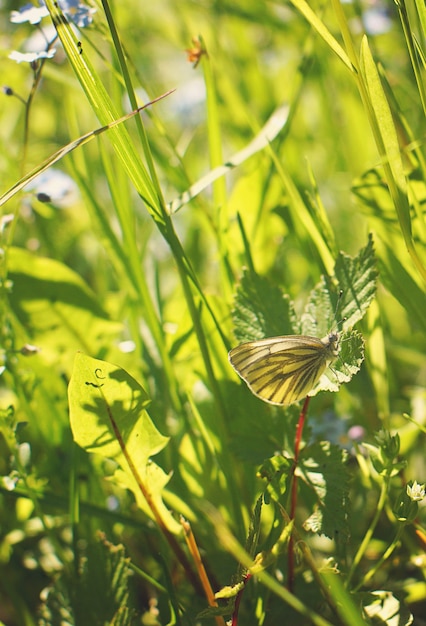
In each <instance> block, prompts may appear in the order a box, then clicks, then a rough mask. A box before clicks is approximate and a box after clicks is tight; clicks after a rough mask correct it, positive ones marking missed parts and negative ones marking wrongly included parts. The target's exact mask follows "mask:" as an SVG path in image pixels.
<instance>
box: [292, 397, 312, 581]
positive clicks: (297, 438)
mask: <svg viewBox="0 0 426 626" xmlns="http://www.w3.org/2000/svg"><path fill="white" fill-rule="evenodd" d="M310 399H311V398H310V396H306V399H305V402H304V403H303V407H302V410H301V412H300V415H299V421H298V422H297V427H296V436H295V439H294V463H293V468H292V475H291V502H290V519H291V520H294V518H295V516H296V506H297V477H296V467H297V463H298V460H299V452H300V444H301V442H302V434H303V427H304V425H305V419H306V414H307V411H308V406H309V401H310ZM287 588H288V590H289V591H293V588H294V538H293V535H291V537H290V540H289V542H288V555H287Z"/></svg>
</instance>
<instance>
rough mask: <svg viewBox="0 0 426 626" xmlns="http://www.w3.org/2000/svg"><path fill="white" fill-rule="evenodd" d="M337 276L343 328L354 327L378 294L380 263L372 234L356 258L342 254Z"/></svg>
mask: <svg viewBox="0 0 426 626" xmlns="http://www.w3.org/2000/svg"><path fill="white" fill-rule="evenodd" d="M334 274H335V277H336V280H337V281H338V285H339V289H341V290H342V292H343V293H342V298H341V302H340V303H339V317H340V316H341V318H342V320H343V323H342V328H344V329H348V328H352V327H353V326H354V325H355V324H356V323H357V322H359V321H360V320H361V319H362V318H363V317H364V315H365V313H366V312H367V309H368V307H369V306H370V304H371V302H372V300H373V298H374V296H375V294H376V280H377V262H376V257H375V254H374V244H373V238H372V236H371V235H369V237H368V243H367V245H366V246H365V248H362V249H361V250H360V251H359V253H358V254H357V256H356V257H354V258H351V257H350V256H349V255H347V254H345V253H344V252H340V253H339V255H338V257H337V260H336V265H335V268H334Z"/></svg>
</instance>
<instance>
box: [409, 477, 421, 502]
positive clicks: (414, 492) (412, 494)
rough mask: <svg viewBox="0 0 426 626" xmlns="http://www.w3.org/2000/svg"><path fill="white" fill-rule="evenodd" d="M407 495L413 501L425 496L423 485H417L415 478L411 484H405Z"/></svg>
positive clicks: (418, 500)
mask: <svg viewBox="0 0 426 626" xmlns="http://www.w3.org/2000/svg"><path fill="white" fill-rule="evenodd" d="M407 495H408V497H409V498H410V500H412V501H413V502H420V500H423V498H424V497H425V485H419V483H418V482H417V480H415V481H414V482H413V484H412V485H411V486H410V485H407Z"/></svg>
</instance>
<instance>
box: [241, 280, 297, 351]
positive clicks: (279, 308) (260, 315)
mask: <svg viewBox="0 0 426 626" xmlns="http://www.w3.org/2000/svg"><path fill="white" fill-rule="evenodd" d="M232 316H233V321H234V325H235V328H234V332H235V337H236V339H237V340H238V341H255V340H256V339H263V338H264V337H272V336H275V335H288V334H292V333H295V334H298V332H299V329H298V325H297V320H296V314H295V311H294V308H293V304H292V302H291V301H290V299H289V298H288V296H285V295H283V293H282V292H281V290H280V289H279V288H278V287H274V286H272V285H271V284H270V283H269V282H268V281H267V280H266V278H263V277H261V276H258V275H257V274H256V273H254V272H252V271H250V270H248V269H245V270H244V271H243V275H242V278H241V281H240V284H239V285H238V288H237V292H236V294H235V301H234V310H233V313H232Z"/></svg>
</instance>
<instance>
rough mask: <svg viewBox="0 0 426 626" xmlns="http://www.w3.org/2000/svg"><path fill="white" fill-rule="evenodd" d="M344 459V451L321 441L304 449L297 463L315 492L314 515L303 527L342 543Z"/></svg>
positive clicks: (345, 499) (344, 531)
mask: <svg viewBox="0 0 426 626" xmlns="http://www.w3.org/2000/svg"><path fill="white" fill-rule="evenodd" d="M346 458H347V453H346V451H345V450H342V449H341V448H340V447H338V446H335V445H332V444H331V443H330V442H329V441H320V442H318V443H315V444H313V445H312V446H308V447H307V448H305V449H304V450H303V452H302V454H301V458H300V464H299V471H300V473H301V475H302V478H303V480H304V481H305V483H306V484H307V485H308V486H309V487H310V488H311V489H312V490H313V492H314V512H313V513H312V515H310V517H309V518H308V519H307V520H306V521H305V523H304V527H305V528H306V529H307V530H311V531H312V532H315V533H319V534H321V535H326V536H327V537H330V539H337V538H339V539H340V540H341V541H344V540H345V539H347V538H348V536H349V529H348V495H349V478H350V476H349V472H348V469H347V466H346Z"/></svg>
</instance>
